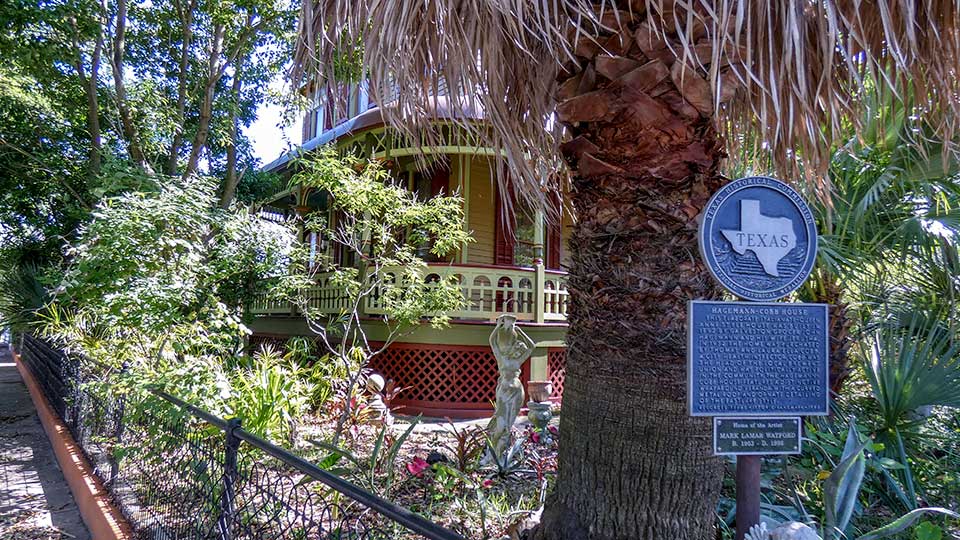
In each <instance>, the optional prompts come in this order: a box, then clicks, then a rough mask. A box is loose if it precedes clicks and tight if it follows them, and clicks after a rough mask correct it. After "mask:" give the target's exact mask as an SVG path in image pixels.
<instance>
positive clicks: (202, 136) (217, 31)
mask: <svg viewBox="0 0 960 540" xmlns="http://www.w3.org/2000/svg"><path fill="white" fill-rule="evenodd" d="M223 33H224V26H223V25H222V24H217V25H215V26H214V30H213V44H212V45H211V46H210V57H209V58H208V59H207V77H206V86H204V89H203V101H202V102H201V103H200V117H199V118H198V120H197V134H196V135H195V136H194V138H193V146H191V148H190V157H189V158H187V166H186V169H184V171H183V177H184V178H187V177H189V176H190V175H192V174H193V173H195V172H197V168H198V167H199V166H200V155H201V154H202V153H203V148H204V146H206V144H207V136H208V135H209V134H210V120H211V119H212V117H213V99H214V97H216V91H217V83H218V82H220V77H222V76H223V70H222V68H221V67H220V52H221V48H222V47H223Z"/></svg>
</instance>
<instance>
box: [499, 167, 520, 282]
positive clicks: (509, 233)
mask: <svg viewBox="0 0 960 540" xmlns="http://www.w3.org/2000/svg"><path fill="white" fill-rule="evenodd" d="M507 185H508V186H510V187H509V188H508V189H507V193H506V197H507V199H506V201H509V207H508V204H506V201H505V200H504V199H505V197H503V196H501V193H500V185H499V183H498V184H497V186H496V187H497V189H495V190H494V191H495V193H496V195H495V196H496V200H497V202H496V222H495V223H494V233H495V234H494V238H495V244H494V250H493V263H494V264H500V265H505V266H513V246H514V244H515V243H516V236H515V234H514V230H515V229H516V224H517V221H516V217H515V216H514V214H513V210H514V206H515V205H516V197H515V195H514V193H513V185H512V183H510V182H509V179H508V181H507Z"/></svg>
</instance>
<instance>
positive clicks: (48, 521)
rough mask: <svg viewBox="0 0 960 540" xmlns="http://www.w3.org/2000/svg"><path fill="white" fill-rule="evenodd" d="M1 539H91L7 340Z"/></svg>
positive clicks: (1, 369)
mask: <svg viewBox="0 0 960 540" xmlns="http://www.w3.org/2000/svg"><path fill="white" fill-rule="evenodd" d="M0 538H2V539H4V540H34V539H44V540H47V539H49V540H54V539H57V540H59V539H64V538H78V539H81V540H88V539H89V538H90V534H89V533H88V532H87V528H86V527H85V526H84V524H83V521H81V519H80V513H79V511H78V510H77V506H76V504H75V503H74V501H73V496H72V495H71V494H70V490H69V488H67V483H66V481H65V480H64V479H63V475H62V474H61V472H60V467H59V466H58V465H57V460H56V458H55V457H54V455H53V449H52V448H51V447H50V441H48V440H47V435H46V433H45V432H44V431H43V426H42V425H41V424H40V419H39V418H37V413H36V411H35V410H34V408H33V402H31V401H30V395H29V394H28V393H27V388H26V386H24V384H23V381H22V380H21V379H20V374H19V373H18V372H17V367H16V365H15V364H14V363H13V358H12V357H11V355H10V352H9V350H8V349H7V346H6V345H0Z"/></svg>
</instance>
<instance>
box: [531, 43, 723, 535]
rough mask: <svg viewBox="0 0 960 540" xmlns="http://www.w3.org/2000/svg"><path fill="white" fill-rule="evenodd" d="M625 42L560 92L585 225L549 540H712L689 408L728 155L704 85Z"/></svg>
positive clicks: (577, 257)
mask: <svg viewBox="0 0 960 540" xmlns="http://www.w3.org/2000/svg"><path fill="white" fill-rule="evenodd" d="M627 35H628V37H627V38H624V40H623V42H622V45H620V46H619V50H618V51H617V52H615V53H614V54H620V55H623V56H609V55H608V52H609V51H610V50H611V49H617V48H618V46H617V43H616V41H612V42H611V41H607V43H606V45H605V46H606V47H607V49H608V52H605V53H603V55H601V56H597V55H596V52H595V49H594V50H592V51H591V50H589V49H590V46H589V44H587V45H586V46H585V47H578V54H581V53H583V54H584V55H585V56H586V57H587V58H586V59H585V61H584V62H582V65H581V66H579V67H578V68H577V69H576V71H577V72H578V73H576V74H574V75H572V76H569V74H568V77H569V78H567V79H566V80H565V81H564V82H562V84H561V85H560V89H559V92H560V97H561V99H563V98H568V99H566V100H565V101H563V102H562V103H561V105H560V106H559V107H558V110H557V115H558V118H560V119H561V120H562V121H564V122H565V123H566V124H567V125H568V126H570V128H571V130H572V132H573V135H574V138H573V140H572V141H570V142H569V143H567V144H565V145H564V147H563V152H564V156H565V158H566V159H567V161H568V162H569V164H570V166H571V168H572V170H573V176H574V186H573V188H574V189H573V205H574V207H575V210H576V212H577V224H576V227H575V229H574V233H573V235H572V239H571V253H572V254H573V260H572V265H571V268H570V282H569V290H570V292H571V296H570V299H571V305H570V311H569V315H568V320H569V323H570V327H569V330H568V333H567V346H568V348H567V375H566V376H567V378H566V382H565V384H564V396H563V398H564V399H563V414H562V415H561V418H560V430H561V433H562V436H563V444H562V445H561V449H560V457H559V476H558V481H557V485H556V489H555V491H554V493H553V494H552V495H551V498H550V499H549V500H548V501H547V504H546V508H545V510H544V514H543V520H542V524H541V526H540V528H539V529H538V531H537V532H536V533H535V537H536V538H539V539H541V540H574V539H576V540H613V539H628V538H629V539H632V540H635V539H657V540H662V539H666V538H669V539H671V540H684V539H691V540H693V539H696V540H703V539H706V538H712V537H713V526H714V523H715V516H714V512H715V508H716V502H717V498H718V496H719V490H720V484H721V478H722V473H723V465H722V461H721V460H719V459H717V458H715V457H713V455H712V450H711V431H710V423H709V421H708V420H705V419H694V418H692V417H690V416H689V413H688V410H687V406H686V400H685V395H686V368H685V366H686V310H687V301H689V300H692V299H714V298H717V297H718V287H717V285H716V284H715V283H714V281H713V280H712V278H711V277H710V275H709V273H708V272H707V270H706V268H705V267H704V265H703V264H702V262H701V260H700V255H699V254H698V247H697V227H698V221H697V219H698V216H699V214H700V212H701V210H702V209H703V207H704V206H705V205H706V203H707V200H708V199H709V197H710V195H711V194H712V193H713V192H714V191H715V190H716V189H718V188H719V187H720V186H721V185H722V184H723V182H724V180H723V178H722V177H721V176H720V175H719V173H718V166H719V161H720V160H721V159H722V158H723V157H724V153H723V150H722V146H721V144H720V142H719V141H718V137H717V133H716V131H715V128H714V127H713V120H712V118H711V115H712V100H711V99H710V94H709V89H708V88H706V95H704V93H703V90H704V88H705V87H707V86H708V85H706V82H705V81H704V80H703V79H702V77H701V75H699V74H698V73H696V72H694V71H693V70H690V69H685V68H683V66H679V67H678V65H677V64H672V62H671V60H670V56H669V55H666V54H664V55H659V56H658V55H655V54H652V53H651V54H647V51H643V52H641V51H640V50H638V46H637V45H636V42H635V41H633V39H632V38H633V34H632V33H630V34H627ZM614 37H615V38H616V37H617V36H614ZM599 39H600V40H605V39H607V38H599ZM638 41H639V40H638ZM648 45H649V43H648ZM585 49H586V50H587V52H585V53H584V50H585ZM589 56H593V58H589ZM671 64H672V66H673V67H672V68H671Z"/></svg>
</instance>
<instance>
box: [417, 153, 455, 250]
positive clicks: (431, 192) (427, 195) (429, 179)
mask: <svg viewBox="0 0 960 540" xmlns="http://www.w3.org/2000/svg"><path fill="white" fill-rule="evenodd" d="M411 175H412V178H411V180H410V189H411V190H412V191H413V192H414V193H415V194H416V196H417V200H419V201H428V200H430V199H432V198H433V197H437V196H440V195H446V194H447V192H448V191H449V189H450V167H449V166H447V165H446V164H437V165H435V166H434V168H433V170H431V171H428V172H426V173H423V172H420V171H413V173H411ZM432 245H433V242H426V243H424V244H423V245H421V246H420V247H419V248H418V250H417V252H418V255H420V257H422V258H423V259H424V260H425V261H427V262H440V261H441V260H442V259H441V258H440V257H437V256H436V255H434V254H433V253H431V252H430V247H431V246H432Z"/></svg>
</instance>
